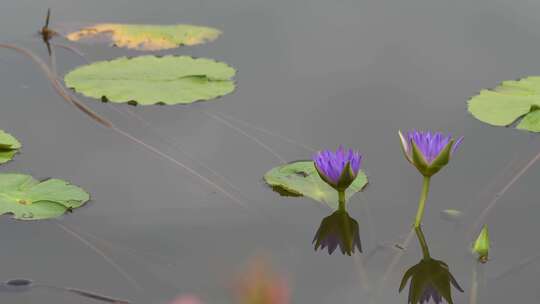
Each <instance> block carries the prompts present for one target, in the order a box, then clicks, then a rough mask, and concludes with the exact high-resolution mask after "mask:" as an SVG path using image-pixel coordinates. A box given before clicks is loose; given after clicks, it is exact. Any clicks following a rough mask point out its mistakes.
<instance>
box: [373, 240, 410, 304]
mask: <svg viewBox="0 0 540 304" xmlns="http://www.w3.org/2000/svg"><path fill="white" fill-rule="evenodd" d="M414 234H415V232H414V229H411V231H410V232H409V234H408V235H407V238H406V239H405V241H404V242H403V248H404V249H407V248H408V247H409V243H410V242H411V240H412V239H413V237H414ZM404 253H405V250H400V251H398V252H396V254H395V255H394V257H393V258H392V261H391V262H390V264H389V265H388V268H386V270H385V272H384V274H383V276H382V277H381V281H380V282H379V286H378V291H377V296H379V295H380V294H381V292H382V290H383V287H384V284H386V281H387V280H388V278H389V277H390V274H391V273H392V272H393V271H394V268H395V267H396V266H397V264H398V263H399V260H400V259H401V257H402V256H403V254H404Z"/></svg>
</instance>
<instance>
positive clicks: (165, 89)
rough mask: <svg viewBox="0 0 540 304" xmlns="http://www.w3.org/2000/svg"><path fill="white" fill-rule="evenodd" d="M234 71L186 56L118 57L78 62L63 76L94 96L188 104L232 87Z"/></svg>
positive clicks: (205, 60)
mask: <svg viewBox="0 0 540 304" xmlns="http://www.w3.org/2000/svg"><path fill="white" fill-rule="evenodd" d="M235 74H236V71H235V70H234V69H233V68H232V67H230V66H228V65H227V64H225V63H222V62H217V61H214V60H212V59H206V58H192V57H189V56H164V57H156V56H151V55H148V56H139V57H133V58H127V57H121V58H117V59H114V60H111V61H100V62H95V63H92V64H89V65H85V66H81V67H78V68H76V69H75V70H73V71H71V72H69V73H68V74H67V75H66V76H65V78H64V80H65V82H66V85H67V86H68V87H70V88H73V89H74V90H75V91H77V92H79V93H81V94H83V95H85V96H88V97H93V98H97V99H102V100H108V101H111V102H116V103H124V102H128V103H132V104H137V103H138V104H142V105H151V104H168V105H173V104H188V103H192V102H195V101H199V100H209V99H214V98H216V97H219V96H223V95H225V94H228V93H231V92H232V91H234V88H235V84H234V81H233V80H232V78H233V77H234V75H235Z"/></svg>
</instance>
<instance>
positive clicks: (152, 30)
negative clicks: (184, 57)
mask: <svg viewBox="0 0 540 304" xmlns="http://www.w3.org/2000/svg"><path fill="white" fill-rule="evenodd" d="M220 34H221V32H220V31H219V30H217V29H215V28H211V27H204V26H196V25H189V24H175V25H147V24H119V23H100V24H94V25H91V26H86V27H83V28H80V29H78V30H76V31H73V32H70V33H67V34H65V37H66V38H67V39H68V40H71V41H81V42H89V43H93V42H106V43H109V44H110V45H111V46H117V47H122V48H128V49H134V50H141V51H157V50H166V49H172V48H177V47H179V46H182V45H196V44H202V43H205V42H207V41H212V40H215V39H216V38H217V37H218V36H219V35H220Z"/></svg>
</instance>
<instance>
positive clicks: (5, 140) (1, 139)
mask: <svg viewBox="0 0 540 304" xmlns="http://www.w3.org/2000/svg"><path fill="white" fill-rule="evenodd" d="M20 148H21V143H20V142H19V141H18V140H17V139H16V138H15V137H13V135H11V134H9V133H6V132H4V131H3V130H0V164H3V163H7V162H8V161H10V160H12V159H13V156H15V154H17V152H19V149H20Z"/></svg>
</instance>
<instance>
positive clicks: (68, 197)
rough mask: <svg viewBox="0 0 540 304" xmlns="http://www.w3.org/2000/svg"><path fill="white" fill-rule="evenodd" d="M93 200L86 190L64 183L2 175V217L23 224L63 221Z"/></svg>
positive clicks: (0, 192)
mask: <svg viewBox="0 0 540 304" xmlns="http://www.w3.org/2000/svg"><path fill="white" fill-rule="evenodd" d="M89 199H90V195H89V194H88V193H87V192H86V191H84V190H83V189H81V188H79V187H77V186H74V185H71V184H70V183H68V182H66V181H63V180H61V179H56V178H51V179H47V180H44V181H38V180H36V179H34V178H33V177H32V176H30V175H25V174H16V173H8V174H0V214H6V213H9V214H12V215H13V218H15V219H19V220H42V219H48V218H55V217H59V216H61V215H62V214H64V213H66V212H69V211H71V210H73V209H75V208H78V207H81V206H82V205H83V204H84V203H86V202H87V201H88V200H89Z"/></svg>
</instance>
